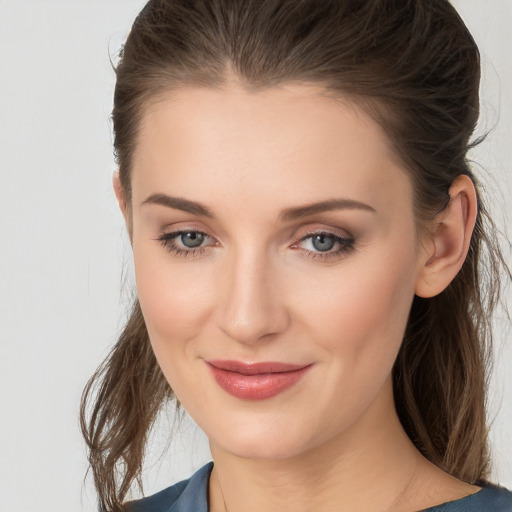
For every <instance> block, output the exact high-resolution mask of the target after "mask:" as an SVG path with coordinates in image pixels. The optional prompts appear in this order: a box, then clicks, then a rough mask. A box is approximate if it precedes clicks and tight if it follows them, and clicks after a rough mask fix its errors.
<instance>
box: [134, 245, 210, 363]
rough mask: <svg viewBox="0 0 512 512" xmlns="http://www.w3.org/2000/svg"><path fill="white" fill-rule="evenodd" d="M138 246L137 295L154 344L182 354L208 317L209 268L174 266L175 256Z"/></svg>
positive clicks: (136, 246) (184, 265) (136, 264)
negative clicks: (183, 342)
mask: <svg viewBox="0 0 512 512" xmlns="http://www.w3.org/2000/svg"><path fill="white" fill-rule="evenodd" d="M148 245H149V244H143V243H141V244H140V245H138V244H137V243H136V242H134V246H133V253H134V262H135V277H136V285H137V294H138V298H139V301H140V305H141V309H142V312H143V314H144V320H145V322H146V326H147V328H148V332H149V335H150V339H151V343H152V345H153V347H154V349H155V352H156V353H157V357H158V352H159V350H160V347H161V346H167V349H172V350H180V346H179V345H180V342H182V341H184V340H190V339H194V338H195V337H196V335H197V333H198V332H199V331H200V330H201V329H202V326H203V324H204V322H205V321H206V319H207V317H208V312H209V309H210V304H211V303H212V297H211V295H212V293H213V292H214V291H213V290H212V289H211V288H212V287H210V286H208V272H207V268H202V267H201V266H197V265H196V266H194V267H193V268H194V272H190V270H189V269H190V266H189V264H188V262H183V263H182V264H179V265H176V264H175V263H174V264H171V258H172V255H171V254H167V252H166V250H164V249H163V248H162V250H155V249H154V248H151V247H147V246H148Z"/></svg>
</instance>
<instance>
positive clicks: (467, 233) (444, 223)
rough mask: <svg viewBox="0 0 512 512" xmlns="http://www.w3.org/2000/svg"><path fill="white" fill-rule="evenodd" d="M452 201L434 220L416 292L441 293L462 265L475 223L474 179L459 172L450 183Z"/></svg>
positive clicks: (428, 295) (420, 293)
mask: <svg viewBox="0 0 512 512" xmlns="http://www.w3.org/2000/svg"><path fill="white" fill-rule="evenodd" d="M449 193H450V202H449V203H448V206H447V207H446V208H445V209H444V210H443V211H442V212H440V213H439V214H438V215H437V216H436V218H435V219H434V221H433V230H432V233H431V234H430V239H429V241H428V243H427V244H426V247H428V249H427V250H426V251H425V252H424V258H423V261H422V262H421V268H420V270H419V273H418V278H417V282H416V288H415V293H416V295H418V296H420V297H425V298H428V297H433V296H435V295H438V294H439V293H441V292H442V291H443V290H444V289H445V288H446V287H447V286H448V285H449V284H450V283H451V281H452V280H453V279H454V277H455V276H456V275H457V273H458V272H459V270H460V269H461V267H462V265H463V263H464V261H465V259H466V256H467V253H468V250H469V244H470V241H471V235H472V233H473V229H474V227H475V222H476V213H477V197H476V191H475V187H474V185H473V182H472V181H471V179H470V178H469V177H468V176H466V175H461V176H458V177H457V178H456V179H455V180H454V182H453V184H452V186H451V187H450V192H449Z"/></svg>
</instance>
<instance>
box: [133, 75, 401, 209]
mask: <svg viewBox="0 0 512 512" xmlns="http://www.w3.org/2000/svg"><path fill="white" fill-rule="evenodd" d="M133 163H134V165H133V176H132V190H133V194H134V197H133V199H134V201H135V200H136V198H137V197H138V198H139V199H143V197H144V196H145V195H149V194H151V193H155V192H164V191H165V192H168V193H173V194H174V195H176V194H178V195H185V196H190V194H193V196H194V199H197V200H202V201H207V199H208V198H209V197H211V195H212V192H215V191H216V190H220V191H223V192H224V194H226V193H227V192H228V191H229V192H232V193H233V194H234V193H237V192H238V193H242V194H243V193H245V192H247V191H250V192H251V196H260V197H261V198H266V199H267V201H268V200H271V198H274V197H276V198H280V199H283V192H284V191H286V194H285V195H286V196H288V197H289V198H290V200H292V199H293V202H294V203H300V202H308V201H311V200H319V199H325V198H327V197H329V196H333V195H340V194H341V195H343V196H350V197H351V198H352V199H356V200H357V199H361V200H362V199H364V200H366V201H369V200H373V201H375V202H376V203H380V204H382V203H384V202H386V200H390V197H386V195H385V194H384V191H385V190H386V189H387V188H390V187H391V188H393V187H395V190H397V189H396V187H397V186H400V187H401V188H402V189H403V192H405V193H406V198H407V199H408V198H409V197H410V184H409V179H408V177H407V175H406V173H405V172H404V171H403V170H402V169H401V168H400V167H399V165H398V163H397V162H396V159H395V158H394V156H393V154H392V151H391V149H390V144H389V141H388V139H387V137H386V135H385V134H384V132H383V130H382V129H381V127H380V126H379V125H378V124H377V123H376V122H374V121H373V120H372V119H371V118H370V117H369V116H368V115H367V114H366V113H365V112H364V111H363V110H362V109H360V108H359V107H358V106H357V105H356V104H355V103H353V102H350V101H349V100H347V99H342V98H335V97H332V96H330V95H329V94H328V93H327V91H326V90H325V89H323V88H321V87H319V86H310V85H303V84H286V85H281V86H279V87H276V88H272V89H265V90H261V91H257V92H252V91H247V90H245V89H243V88H242V87H241V86H235V85H232V86H230V87H226V88H222V89H208V88H199V87H190V88H182V89H178V90H175V91H173V92H171V93H168V94H167V95H164V96H162V97H161V98H159V100H158V101H156V102H154V103H152V104H151V105H149V106H148V107H147V108H146V110H145V112H144V116H143V119H142V122H141V126H140V131H139V138H138V140H137V145H136V151H135V155H134V162H133ZM393 195H394V196H395V197H396V195H395V194H393ZM358 196H364V198H363V197H358ZM244 204H246V203H244Z"/></svg>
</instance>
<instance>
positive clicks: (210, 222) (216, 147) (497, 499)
mask: <svg viewBox="0 0 512 512" xmlns="http://www.w3.org/2000/svg"><path fill="white" fill-rule="evenodd" d="M478 86H479V54H478V49H477V47H476V45H475V43H474V41H473V39H472V37H471V35H470V34H469V33H468V31H467V29H466V27H465V26H464V24H463V22H462V21H461V19H460V18H459V16H458V15H457V13H456V12H455V10H454V9H453V7H452V6H451V5H450V4H449V2H448V1H447V0H415V1H411V0H365V1H363V2H361V1H353V0H325V1H318V0H301V1H299V0H297V1H294V0H265V1H261V0H243V1H242V0H151V1H150V2H149V3H148V4H147V5H146V7H145V8H144V9H143V11H142V12H141V13H140V15H139V16H138V18H137V20H136V21H135V23H134V26H133V28H132V31H131V33H130V36H129V37H128V40H127V42H126V45H125V47H124V50H123V53H122V56H121V61H120V63H119V66H118V68H117V84H116V91H115V98H114V111H113V120H114V131H115V143H114V145H115V149H116V154H117V157H118V164H119V173H118V174H116V176H115V178H114V188H115V192H116V196H117V199H118V201H119V205H120V208H121V211H122V212H123V215H124V217H125V221H126V225H127V229H128V232H129V235H130V239H131V242H132V246H133V253H134V263H135V275H136V284H137V295H138V301H137V302H136V304H135V306H134V309H133V313H132V316H131V318H130V319H129V321H128V323H127V325H126V328H125V330H124V331H123V333H122V334H121V337H120V338H119V340H118V343H117V344H116V346H115V347H114V349H113V350H112V352H111V354H110V356H109V357H108V359H107V360H106V361H105V362H104V364H103V365H102V366H101V367H100V368H99V370H98V371H97V373H96V374H95V375H94V376H93V378H92V379H91V381H90V382H89V384H88V386H87V388H86V390H85V392H84V398H83V404H82V427H83V432H84V435H85V438H86V440H87V442H88V446H89V448H90V462H91V466H92V470H93V474H94V478H95V483H96V487H97V489H98V493H99V501H100V508H101V510H129V511H155V512H159V511H164V510H173V511H194V512H206V511H210V512H224V511H229V512H251V511H253V510H254V511H255V510H258V511H261V510H264V511H266V512H272V511H274V510H280V511H282V510H290V511H292V510H293V511H301V510H304V511H306V510H315V511H319V512H322V511H333V510H336V511H344V510H347V511H348V510H350V511H374V512H390V511H394V512H413V511H418V510H427V509H428V510H438V509H439V510H443V511H444V510H446V511H450V510H453V511H456V510H467V511H473V510H474V511H477V510H478V511H480V510H486V511H505V510H512V494H511V493H510V492H509V491H507V490H506V489H503V488H498V487H496V486H493V485H492V484H490V483H489V482H488V481H487V480H486V477H487V476H488V465H489V457H488V452H487V424H486V417H485V383H486V366H485V363H486V358H487V357H488V347H489V344H488V342H489V340H490V330H489V327H490V321H489V318H490V316H489V315H490V313H491V312H492V309H493V306H494V305H495V303H496V301H497V299H498V295H499V279H498V273H499V270H500V266H501V265H502V264H503V266H505V267H506V265H505V264H504V261H503V258H502V256H501V254H500V252H499V248H498V246H497V244H496V242H495V240H494V238H493V224H492V221H491V219H490V218H489V216H488V214H487V212H486V209H485V207H484V204H483V202H482V198H481V197H480V194H479V190H478V183H477V181H476V178H475V177H474V176H473V174H472V171H471V169H470V168H469V165H468V162H467V159H466V153H467V151H468V149H469V148H470V147H471V146H472V142H471V141H470V138H471V135H472V133H473V130H474V128H475V125H476V122H477V119H478ZM482 253H484V254H485V256H486V259H485V264H483V263H481V255H482ZM483 276H486V278H487V279H486V280H485V281H484V280H483ZM484 290H486V291H484ZM95 389H96V390H97V393H96V394H95V396H94V397H93V394H92V392H93V390H95ZM173 398H175V399H176V400H177V402H178V403H179V404H181V405H183V407H184V408H185V409H186V410H187V411H188V412H189V413H190V415H191V416H192V417H193V418H194V419H195V420H196V422H197V423H198V425H199V426H200V427H201V428H202V429H203V430H204V431H205V433H206V434H207V436H208V438H209V441H210V447H211V452H212V458H213V463H210V464H208V465H206V466H205V467H203V468H202V469H201V470H199V471H198V472H197V473H196V474H195V475H193V476H192V478H191V479H190V480H187V481H184V482H181V483H179V484H176V485H175V486H171V487H170V488H168V489H166V490H164V491H162V492H161V493H158V494H157V495H154V496H152V497H149V498H145V499H142V500H139V501H135V502H132V503H130V504H128V505H125V506H124V507H123V502H124V500H125V497H126V494H127V492H128V490H129V488H130V486H131V484H132V483H133V481H134V480H135V479H137V478H138V477H139V476H140V470H141V463H142V457H143V453H144V446H145V441H146V437H147V432H148V430H149V428H150V426H151V425H152V423H153V421H154V419H155V417H156V415H157V413H158V412H159V410H160V409H161V407H162V406H163V405H164V404H166V403H168V402H169V401H171V400H172V399H173ZM91 400H94V403H93V408H92V412H91V415H90V416H87V414H86V408H87V404H88V403H89V402H90V401H91ZM443 504H444V505H443Z"/></svg>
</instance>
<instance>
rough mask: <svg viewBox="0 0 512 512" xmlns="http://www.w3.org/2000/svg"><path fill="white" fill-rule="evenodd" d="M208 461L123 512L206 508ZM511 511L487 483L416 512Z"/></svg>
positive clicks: (511, 503) (508, 497)
mask: <svg viewBox="0 0 512 512" xmlns="http://www.w3.org/2000/svg"><path fill="white" fill-rule="evenodd" d="M212 468H213V462H209V463H208V464H206V465H205V466H203V467H202V468H201V469H199V470H198V471H197V472H196V473H194V474H193V475H192V477H191V478H189V479H188V480H183V481H182V482H178V483H177V484H175V485H172V486H171V487H168V488H167V489H164V490H163V491H160V492H158V493H156V494H153V495H152V496H148V497H147V498H142V499H141V500H136V501H132V502H130V503H127V504H126V505H125V510H126V512H208V479H209V477H210V473H211V471H212ZM438 511H439V512H512V492H510V491H509V490H507V489H505V488H504V487H496V486H487V487H483V488H482V489H481V490H480V491H477V492H476V493H475V494H471V495H470V496H466V497H465V498H461V499H460V500H455V501H450V502H449V503H443V504H442V505H437V506H435V507H431V508H426V509H425V510H423V511H420V512H438Z"/></svg>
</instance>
